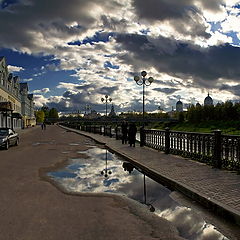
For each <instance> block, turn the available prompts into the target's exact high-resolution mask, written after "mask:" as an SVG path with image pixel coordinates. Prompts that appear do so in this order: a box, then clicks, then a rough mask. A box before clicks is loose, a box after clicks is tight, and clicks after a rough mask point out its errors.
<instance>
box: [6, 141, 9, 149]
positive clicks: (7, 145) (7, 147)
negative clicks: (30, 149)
mask: <svg viewBox="0 0 240 240" xmlns="http://www.w3.org/2000/svg"><path fill="white" fill-rule="evenodd" d="M8 149H9V141H6V144H5V150H8Z"/></svg>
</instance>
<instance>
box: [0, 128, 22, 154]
mask: <svg viewBox="0 0 240 240" xmlns="http://www.w3.org/2000/svg"><path fill="white" fill-rule="evenodd" d="M18 144H19V136H18V133H17V132H15V131H13V130H12V129H11V128H0V147H3V148H4V149H6V150H7V149H8V148H9V147H10V146H13V145H15V146H17V145H18Z"/></svg>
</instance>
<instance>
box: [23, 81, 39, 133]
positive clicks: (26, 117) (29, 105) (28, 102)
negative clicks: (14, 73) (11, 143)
mask: <svg viewBox="0 0 240 240" xmlns="http://www.w3.org/2000/svg"><path fill="white" fill-rule="evenodd" d="M28 91H29V90H28V84H27V83H20V95H21V114H22V119H23V127H24V128H25V127H31V126H35V125H36V119H35V116H34V102H33V94H29V93H28Z"/></svg>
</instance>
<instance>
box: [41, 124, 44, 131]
mask: <svg viewBox="0 0 240 240" xmlns="http://www.w3.org/2000/svg"><path fill="white" fill-rule="evenodd" d="M41 127H42V130H43V129H44V123H43V122H42V124H41Z"/></svg>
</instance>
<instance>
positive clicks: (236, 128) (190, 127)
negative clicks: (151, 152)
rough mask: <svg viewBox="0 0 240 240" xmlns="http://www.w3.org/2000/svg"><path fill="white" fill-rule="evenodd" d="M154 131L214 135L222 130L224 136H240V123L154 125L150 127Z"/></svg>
mask: <svg viewBox="0 0 240 240" xmlns="http://www.w3.org/2000/svg"><path fill="white" fill-rule="evenodd" d="M148 127H149V128H154V129H165V128H166V127H169V128H170V129H171V130H175V131H183V132H202V133H212V132H213V131H214V130H216V129H220V130H221V131H222V133H223V134H228V135H240V121H205V122H199V123H189V122H183V123H154V124H152V125H149V126H148Z"/></svg>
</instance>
